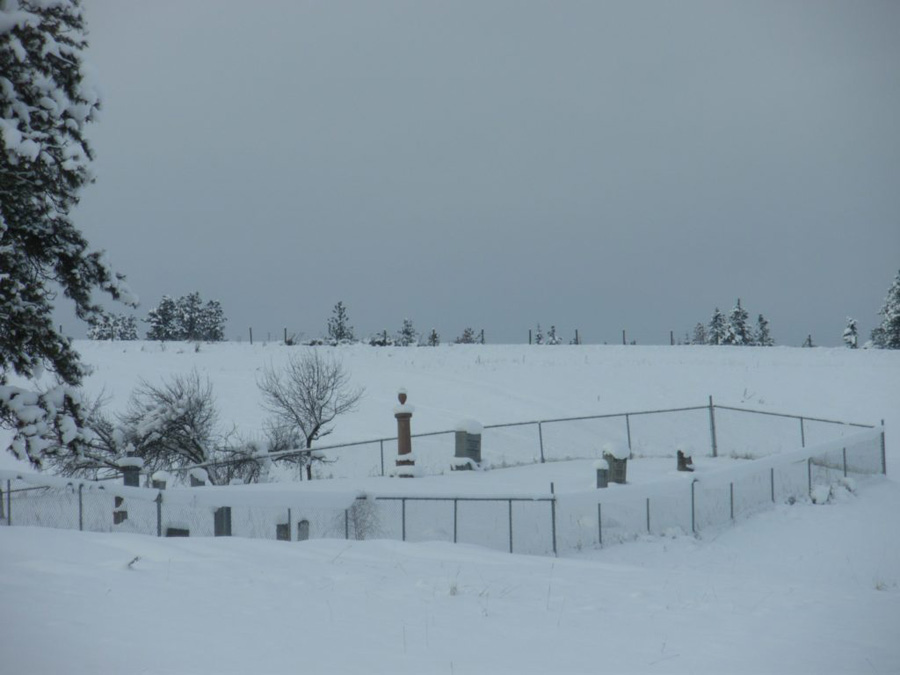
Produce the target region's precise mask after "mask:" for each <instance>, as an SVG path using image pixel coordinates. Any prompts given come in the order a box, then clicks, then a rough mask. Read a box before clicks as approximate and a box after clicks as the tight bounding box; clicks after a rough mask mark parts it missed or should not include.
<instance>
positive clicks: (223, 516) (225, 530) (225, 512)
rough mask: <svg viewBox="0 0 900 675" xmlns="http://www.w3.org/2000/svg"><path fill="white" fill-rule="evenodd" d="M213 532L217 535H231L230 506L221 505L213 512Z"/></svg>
mask: <svg viewBox="0 0 900 675" xmlns="http://www.w3.org/2000/svg"><path fill="white" fill-rule="evenodd" d="M213 534H214V535H215V536H217V537H230V536H231V507H230V506H223V507H221V508H218V509H216V511H215V513H214V514H213Z"/></svg>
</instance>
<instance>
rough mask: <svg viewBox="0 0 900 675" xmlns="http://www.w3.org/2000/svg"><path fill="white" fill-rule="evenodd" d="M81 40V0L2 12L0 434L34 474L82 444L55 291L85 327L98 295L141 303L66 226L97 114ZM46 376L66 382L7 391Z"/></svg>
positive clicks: (83, 177)
mask: <svg viewBox="0 0 900 675" xmlns="http://www.w3.org/2000/svg"><path fill="white" fill-rule="evenodd" d="M85 35H86V31H85V21H84V15H83V11H82V8H81V3H80V2H79V0H71V1H69V2H46V1H40V2H38V1H35V0H18V2H11V1H10V0H5V1H4V2H0V426H3V427H5V428H7V429H11V430H12V431H13V438H12V443H11V445H10V450H11V451H12V452H13V453H14V454H15V455H16V456H18V457H19V458H21V459H27V460H30V461H31V462H32V464H34V465H35V466H41V465H42V463H43V459H44V458H45V457H46V456H47V455H50V454H54V453H58V452H60V451H61V448H64V447H65V448H68V450H70V451H77V450H78V449H79V448H81V447H83V441H84V438H83V436H82V434H81V429H82V425H83V422H84V416H83V410H82V409H81V406H80V404H79V395H78V392H77V391H76V390H75V387H76V386H77V385H78V384H79V383H80V382H81V379H82V377H83V376H84V368H83V366H82V364H81V362H80V360H79V358H78V353H77V352H76V351H75V350H74V349H73V348H72V345H71V343H70V342H69V340H67V339H66V338H65V337H63V336H62V335H61V334H59V333H58V332H57V330H56V329H55V327H54V323H53V311H52V309H53V306H52V304H51V303H52V301H53V298H54V297H57V295H58V294H57V292H56V291H57V289H61V290H62V293H61V294H59V295H60V296H62V297H66V298H69V299H70V300H72V302H73V303H74V305H75V307H74V309H75V314H76V315H77V316H78V317H79V318H80V319H82V320H84V321H87V322H89V323H90V322H91V320H95V319H96V318H97V317H99V316H100V315H101V314H102V310H101V308H100V307H99V306H98V305H97V304H95V303H94V302H93V300H92V297H91V294H92V291H93V290H95V289H97V290H101V291H103V292H105V293H108V294H109V295H110V296H112V297H113V298H114V299H117V300H122V301H124V302H125V303H126V304H129V305H132V306H133V305H136V304H137V299H136V298H135V297H134V296H132V295H131V293H130V292H129V291H128V289H127V287H126V286H125V285H124V277H122V276H121V275H119V274H117V273H116V272H114V271H113V270H112V269H111V268H110V266H109V264H108V263H107V262H106V260H105V257H104V255H103V254H102V252H91V251H89V249H88V242H87V240H86V239H85V238H84V237H83V236H82V234H81V232H80V231H79V230H78V229H77V228H76V227H75V226H74V224H73V223H72V220H71V217H70V213H71V211H72V208H73V207H74V206H75V205H76V204H77V203H78V201H79V199H80V195H81V190H82V188H84V186H85V185H87V184H89V183H90V182H91V181H92V180H93V176H92V174H91V171H90V162H91V160H92V159H93V152H92V150H91V148H90V146H89V144H88V142H87V139H86V137H85V134H84V132H85V127H86V125H87V124H88V123H89V122H92V121H94V118H95V116H96V114H97V111H98V110H99V109H100V97H99V93H98V91H97V89H96V88H95V87H94V86H93V85H92V83H91V82H90V80H89V79H86V78H85V77H84V72H83V70H82V52H83V51H84V49H85V48H86V47H87V40H86V37H85ZM45 368H46V369H49V370H51V371H52V372H53V373H54V374H55V375H56V376H57V378H58V379H59V381H61V382H62V384H60V385H59V386H54V387H52V388H51V389H49V390H46V391H43V392H38V391H34V390H33V389H30V388H26V387H23V386H19V385H12V386H8V385H7V382H8V380H9V377H10V375H12V374H15V375H18V376H19V377H21V378H25V379H31V378H33V377H34V376H35V375H37V374H39V373H40V372H41V371H42V370H44V369H45Z"/></svg>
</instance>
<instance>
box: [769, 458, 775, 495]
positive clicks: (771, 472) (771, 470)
mask: <svg viewBox="0 0 900 675" xmlns="http://www.w3.org/2000/svg"><path fill="white" fill-rule="evenodd" d="M769 480H770V481H771V485H772V503H773V504H774V503H775V467H774V466H773V467H770V468H769Z"/></svg>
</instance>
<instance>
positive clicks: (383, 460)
mask: <svg viewBox="0 0 900 675" xmlns="http://www.w3.org/2000/svg"><path fill="white" fill-rule="evenodd" d="M716 411H723V412H724V413H725V415H727V416H728V419H722V415H721V414H720V415H719V417H718V420H717V415H716ZM686 413H694V415H692V416H687V415H686ZM735 413H736V414H737V415H738V417H740V416H744V415H747V416H763V417H774V418H780V419H782V420H795V421H796V422H797V426H796V428H795V431H794V432H791V431H790V430H789V429H787V428H781V429H778V430H777V431H774V430H773V429H772V428H771V427H770V428H769V429H768V433H759V430H758V429H751V431H750V433H746V430H747V429H748V427H752V425H748V423H747V422H746V420H745V421H743V422H740V421H738V420H736V419H733V414H735ZM666 415H680V416H681V417H682V420H683V424H682V426H685V424H686V425H687V426H688V427H689V428H684V429H682V432H681V433H680V434H673V432H672V427H674V426H677V425H675V424H674V423H673V422H672V420H671V417H670V418H667V420H666V422H665V424H663V425H662V427H660V428H658V429H656V430H647V429H644V431H643V432H642V433H639V430H638V429H635V428H634V426H635V425H634V420H635V419H636V418H637V419H642V418H644V419H646V418H649V417H653V416H656V417H660V416H666ZM599 422H606V423H609V422H617V423H618V424H619V425H620V426H618V427H615V426H609V424H605V425H600V424H594V425H591V424H590V423H599ZM810 425H826V426H827V427H830V430H831V431H834V432H835V433H823V430H822V429H818V432H817V434H816V435H817V436H818V437H817V438H814V439H813V442H820V441H822V440H832V439H833V438H835V437H840V436H843V435H846V432H847V431H849V430H853V429H872V428H874V425H872V424H862V423H858V422H845V421H840V420H832V419H825V418H821V417H812V416H808V415H793V414H787V413H779V412H771V411H764V410H753V409H751V408H743V407H737V406H726V405H720V404H717V403H714V402H713V397H712V396H710V397H709V402H708V403H707V404H705V405H700V406H685V407H677V408H664V409H657V410H637V411H630V412H621V413H604V414H599V415H580V416H574V417H559V418H548V419H540V420H528V421H521V422H506V423H502V424H486V425H484V426H483V429H484V433H483V434H482V439H483V440H482V448H483V454H484V457H485V462H486V463H487V464H488V465H489V466H494V467H497V466H509V465H517V464H529V463H537V462H540V463H544V462H546V461H553V460H560V459H578V458H582V459H583V458H591V457H599V456H600V454H601V446H602V444H603V442H604V441H613V442H615V441H619V442H621V443H622V444H623V445H627V447H628V451H629V452H630V453H635V454H645V455H655V456H674V455H675V451H676V448H675V445H676V444H677V443H678V442H682V443H683V442H687V444H688V445H690V446H692V447H693V448H696V449H699V448H701V447H704V446H705V447H707V448H708V449H709V451H708V454H709V455H710V456H712V457H717V456H719V454H720V452H721V451H722V448H720V441H721V440H723V438H724V439H725V440H726V443H725V446H726V448H725V452H724V454H726V455H728V454H733V455H739V456H754V455H755V454H756V450H755V448H756V447H758V446H759V445H760V444H765V443H769V446H770V447H769V450H768V452H777V451H779V450H782V449H785V448H792V447H795V445H796V440H799V442H800V447H806V445H807V442H808V440H809V439H808V438H807V436H808V433H809V431H810ZM545 427H551V428H552V427H557V428H558V427H563V428H562V430H561V431H555V430H554V431H553V434H555V437H554V438H552V439H547V438H545ZM505 430H518V431H520V432H521V431H527V430H531V431H532V434H531V435H530V437H529V436H528V435H523V434H522V433H519V434H518V435H508V434H506V435H504V434H503V432H504V431H505ZM455 433H456V432H455V430H442V431H430V432H425V433H414V434H412V438H413V443H414V448H413V449H414V451H415V453H416V457H417V464H419V463H422V464H423V466H422V467H421V468H422V469H423V470H424V473H443V472H445V471H446V470H447V468H448V467H449V466H450V463H451V460H452V458H453V435H454V434H455ZM642 435H643V436H645V438H644V439H643V442H641V439H639V438H636V436H642ZM775 435H777V437H778V438H777V443H775V444H774V445H773V444H772V440H773V438H774V436H775ZM443 437H446V438H443ZM438 439H440V441H438ZM416 440H418V441H419V443H416ZM435 441H438V442H435ZM396 442H397V437H396V436H387V437H382V438H372V439H368V440H361V441H352V442H348V443H336V444H331V445H321V446H317V447H314V448H302V449H293V450H285V451H282V452H273V453H268V454H266V459H269V460H277V459H286V458H290V457H301V456H304V455H310V454H312V453H319V454H322V455H324V456H325V457H326V458H328V459H334V460H339V459H341V457H342V456H348V455H345V454H344V453H341V452H339V451H346V450H349V449H354V448H355V449H359V448H364V447H369V448H371V452H372V453H374V452H375V451H376V450H377V453H378V454H377V457H378V461H377V463H372V464H370V470H369V471H368V473H367V474H365V475H381V476H385V475H388V474H389V473H390V468H391V467H392V466H393V463H394V462H393V460H394V459H395V456H392V455H390V452H391V450H392V448H391V444H396ZM741 443H742V445H741ZM417 445H419V446H423V448H422V450H420V449H419V448H417V447H416V446H417ZM548 445H549V446H550V447H548ZM529 448H531V449H532V450H531V451H530V450H529ZM386 449H387V452H388V454H387V455H386V454H385V451H386ZM348 457H349V456H348ZM420 458H421V459H422V460H424V461H423V462H420ZM357 459H358V457H354V462H353V463H354V464H356V463H357V462H356V460H357ZM231 463H234V462H233V461H230V460H222V461H213V462H204V463H202V464H194V465H191V466H187V467H181V468H173V469H169V471H172V472H176V473H186V472H188V471H190V470H191V469H194V468H207V467H214V466H227V465H228V464H231ZM337 471H338V472H339V471H340V468H338V469H337ZM337 476H346V474H341V473H338V474H337Z"/></svg>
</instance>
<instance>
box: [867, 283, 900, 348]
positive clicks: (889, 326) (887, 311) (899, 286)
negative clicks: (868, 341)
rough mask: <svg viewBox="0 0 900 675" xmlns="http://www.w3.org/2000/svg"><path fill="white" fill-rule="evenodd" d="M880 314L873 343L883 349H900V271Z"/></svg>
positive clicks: (873, 333)
mask: <svg viewBox="0 0 900 675" xmlns="http://www.w3.org/2000/svg"><path fill="white" fill-rule="evenodd" d="M878 314H879V316H881V325H880V326H878V327H877V328H876V329H875V330H873V331H872V343H873V344H874V345H875V346H876V347H880V348H882V349H900V272H897V277H896V278H895V279H894V283H893V284H891V287H890V288H889V289H888V293H887V296H886V297H885V298H884V306H883V307H882V308H881V310H880V311H879V312H878Z"/></svg>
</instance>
